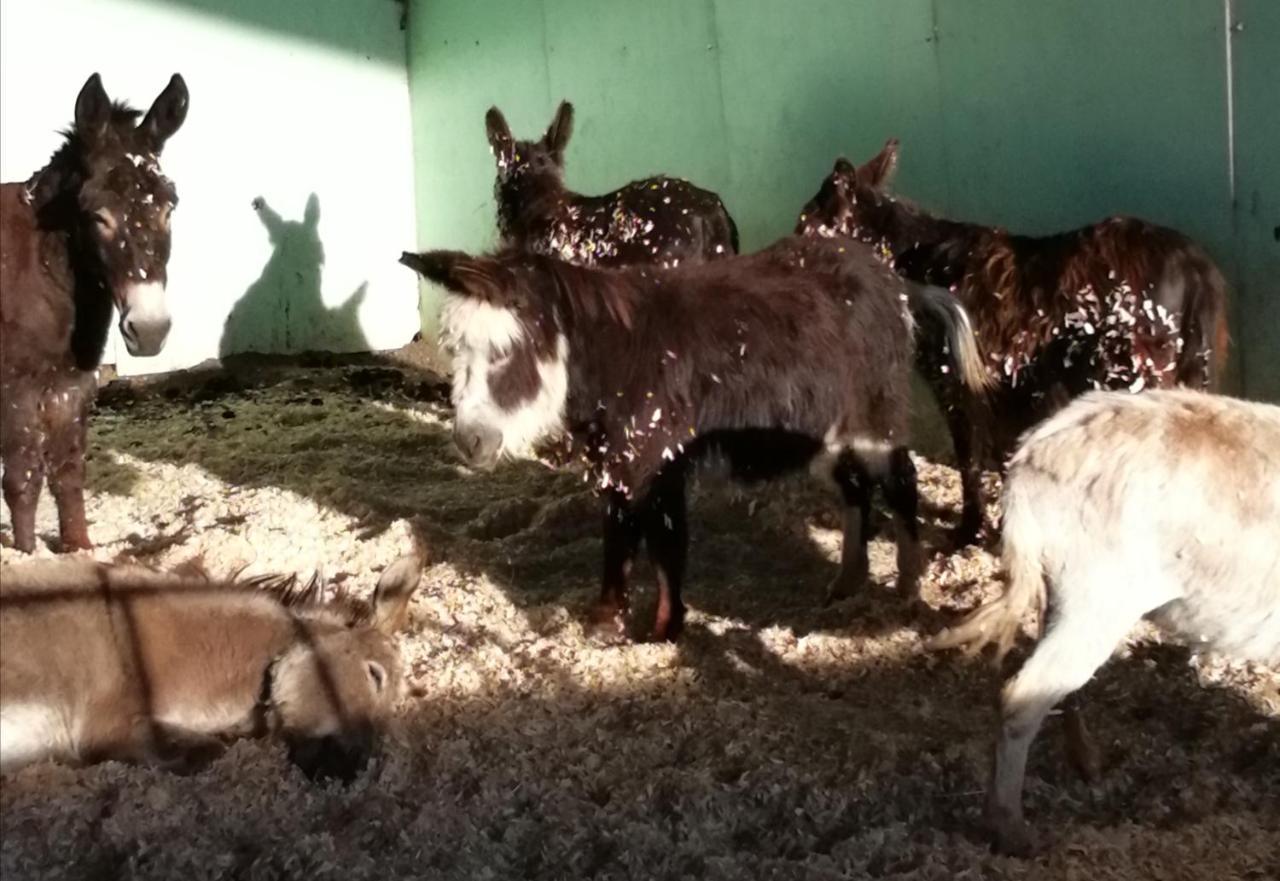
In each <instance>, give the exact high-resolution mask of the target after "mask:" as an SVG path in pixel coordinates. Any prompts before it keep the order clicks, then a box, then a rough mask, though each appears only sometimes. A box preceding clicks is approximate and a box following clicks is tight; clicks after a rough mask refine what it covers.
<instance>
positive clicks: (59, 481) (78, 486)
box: [44, 373, 93, 552]
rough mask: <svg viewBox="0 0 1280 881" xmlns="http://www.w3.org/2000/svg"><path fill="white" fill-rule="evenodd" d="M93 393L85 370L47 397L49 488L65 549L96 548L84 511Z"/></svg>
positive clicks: (57, 386)
mask: <svg viewBox="0 0 1280 881" xmlns="http://www.w3.org/2000/svg"><path fill="white" fill-rule="evenodd" d="M92 395H93V376H92V374H87V373H85V374H75V375H73V376H71V377H68V378H67V379H66V380H65V381H63V382H61V383H58V384H56V385H55V386H54V387H53V389H52V390H51V391H50V392H48V393H47V394H46V396H45V406H44V418H45V425H46V428H47V430H48V432H49V440H48V449H47V453H46V458H47V459H48V463H49V489H50V491H51V492H52V493H53V498H54V500H55V501H56V502H57V504H58V532H59V535H60V536H61V538H62V548H61V549H62V550H63V551H64V552H65V551H79V550H87V549H89V548H91V547H93V543H92V542H90V541H89V524H88V523H87V521H86V520H85V514H84V472H85V468H84V453H85V447H86V446H87V445H88V435H89V432H88V420H89V402H90V400H91V398H92Z"/></svg>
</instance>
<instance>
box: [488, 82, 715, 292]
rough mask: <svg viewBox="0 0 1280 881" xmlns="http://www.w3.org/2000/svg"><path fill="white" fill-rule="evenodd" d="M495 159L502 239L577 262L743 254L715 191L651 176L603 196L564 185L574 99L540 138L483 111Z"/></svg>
mask: <svg viewBox="0 0 1280 881" xmlns="http://www.w3.org/2000/svg"><path fill="white" fill-rule="evenodd" d="M485 128H486V129H487V131H488V135H489V146H490V147H491V148H492V150H493V154H494V157H495V158H496V159H497V163H498V177H497V181H496V183H495V184H494V198H495V200H496V201H497V203H498V232H499V234H500V235H501V237H502V239H503V242H504V243H505V244H509V245H512V246H514V247H516V248H519V249H520V250H524V251H535V252H537V253H540V254H550V255H553V256H556V257H559V258H560V259H562V260H567V261H568V262H570V263H575V264H578V265H580V266H628V265H633V264H657V265H660V266H663V267H669V266H678V265H680V264H681V263H700V262H702V261H704V260H715V259H717V258H720V257H726V256H729V255H732V254H736V253H738V228H737V226H735V225H734V222H733V218H732V217H730V216H729V212H728V211H727V210H726V209H725V207H724V203H722V202H721V201H720V197H719V196H717V195H716V194H715V193H712V192H708V191H707V190H703V189H699V188H698V187H695V186H694V185H693V184H691V183H689V182H688V181H685V180H680V179H678V178H670V177H651V178H645V179H644V180H638V181H633V182H632V183H629V184H627V185H626V186H625V187H623V188H622V189H620V190H614V191H613V192H612V193H606V194H605V195H603V196H583V195H579V194H578V193H574V192H572V191H570V190H567V189H565V186H564V150H565V146H566V145H567V144H568V143H569V135H570V133H571V132H572V130H573V105H572V104H570V103H569V102H568V101H564V102H562V103H561V104H560V108H559V109H558V110H557V111H556V115H555V118H554V119H553V120H552V121H551V126H550V128H548V129H547V133H546V134H545V135H543V136H542V139H541V140H539V141H517V140H515V139H514V138H512V136H511V129H510V128H508V126H507V121H506V119H504V118H503V116H502V113H501V111H499V110H498V108H497V107H492V108H490V109H489V112H488V114H486V116H485Z"/></svg>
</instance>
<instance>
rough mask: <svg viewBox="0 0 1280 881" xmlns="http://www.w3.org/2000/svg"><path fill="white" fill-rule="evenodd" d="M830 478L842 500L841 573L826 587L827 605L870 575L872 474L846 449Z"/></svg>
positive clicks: (850, 591)
mask: <svg viewBox="0 0 1280 881" xmlns="http://www.w3.org/2000/svg"><path fill="white" fill-rule="evenodd" d="M832 477H833V479H834V480H835V482H836V484H837V485H838V486H839V487H840V495H841V497H842V498H843V500H844V541H843V542H842V545H841V548H840V571H839V572H838V573H836V577H835V578H833V579H832V580H831V582H830V583H829V584H828V585H827V590H826V597H825V603H826V605H831V604H832V603H834V602H836V601H837V600H842V599H845V598H846V597H848V596H850V595H851V594H853V593H854V592H856V591H858V590H861V589H862V586H863V585H864V584H866V583H867V578H868V577H869V575H870V573H871V564H870V561H869V560H868V558H867V542H868V541H870V540H871V491H872V481H871V475H870V474H868V473H867V469H866V465H865V464H864V463H863V462H862V461H861V460H860V459H858V458H857V457H856V456H854V454H853V453H852V452H851V451H849V450H846V451H845V452H844V453H842V454H841V455H840V457H839V459H838V460H837V461H836V465H835V468H834V470H833V472H832Z"/></svg>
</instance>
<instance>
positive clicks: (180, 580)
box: [0, 558, 372, 626]
mask: <svg viewBox="0 0 1280 881" xmlns="http://www.w3.org/2000/svg"><path fill="white" fill-rule="evenodd" d="M4 570H5V579H4V580H5V582H6V584H5V588H4V589H3V590H0V597H3V598H4V600H5V601H6V602H13V601H21V600H24V599H26V598H31V599H39V598H40V597H42V596H43V597H45V598H51V595H52V596H56V595H57V594H58V593H59V592H60V591H64V590H66V588H65V585H68V584H75V585H85V584H96V585H97V587H96V588H95V589H96V590H104V589H109V590H111V591H112V592H115V593H124V594H129V593H136V594H155V593H167V592H178V591H187V590H193V591H196V592H200V593H209V592H217V593H226V594H232V593H236V592H242V593H244V594H247V595H251V596H263V597H266V598H269V599H271V600H273V601H275V602H277V603H279V604H280V606H281V607H283V608H285V609H288V610H289V611H290V612H294V613H296V614H298V615H300V616H302V617H334V618H337V619H341V620H343V621H344V622H348V623H350V624H352V625H353V626H356V625H360V624H363V623H366V622H367V621H368V620H369V619H370V618H371V617H372V609H371V608H370V606H369V603H368V602H366V601H365V600H362V599H360V598H358V597H356V596H355V595H354V594H353V593H352V592H351V589H350V587H349V586H348V585H347V584H346V583H345V582H339V583H338V584H337V585H335V589H334V590H332V591H327V590H326V589H325V587H326V585H325V584H324V582H323V581H322V580H321V577H320V574H319V573H318V572H315V573H312V575H311V576H310V577H309V578H307V579H306V580H303V579H302V578H301V577H300V576H299V575H298V574H297V573H264V574H260V575H244V574H243V572H244V570H243V568H241V569H238V570H236V571H235V572H232V573H231V575H229V576H226V577H220V576H216V575H214V574H212V573H210V572H209V570H208V569H206V568H205V566H204V562H203V561H202V560H201V559H199V558H196V559H193V560H188V561H186V562H184V563H181V564H179V565H177V566H175V567H173V568H172V569H160V568H156V567H153V566H146V565H143V564H141V563H136V562H126V561H116V562H112V563H103V562H98V561H95V560H75V561H71V560H65V559H63V560H49V561H41V562H36V563H32V564H24V565H22V566H12V567H11V566H5V567H4ZM86 572H92V573H93V574H94V575H96V577H95V578H92V579H88V580H86V579H84V578H83V577H77V576H81V575H82V573H86ZM77 590H80V591H84V590H85V588H83V587H80V588H77Z"/></svg>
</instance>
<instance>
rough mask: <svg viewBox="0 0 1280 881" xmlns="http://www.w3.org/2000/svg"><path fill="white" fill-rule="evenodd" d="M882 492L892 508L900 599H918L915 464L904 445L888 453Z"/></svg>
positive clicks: (920, 565)
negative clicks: (886, 472)
mask: <svg viewBox="0 0 1280 881" xmlns="http://www.w3.org/2000/svg"><path fill="white" fill-rule="evenodd" d="M884 494H885V500H886V501H887V502H888V503H889V507H890V508H891V509H892V510H893V514H894V526H895V529H896V532H897V536H896V540H897V543H898V592H899V593H901V594H902V596H903V598H904V599H908V600H911V601H913V602H919V601H920V576H921V574H922V573H923V572H924V568H925V555H924V549H923V548H921V546H920V523H919V517H918V514H917V509H918V508H919V506H920V494H919V489H918V487H917V482H916V466H915V463H914V462H912V461H911V453H910V451H908V450H907V448H906V447H895V448H894V450H893V452H891V453H890V454H889V473H888V475H886V477H885V480H884Z"/></svg>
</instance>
